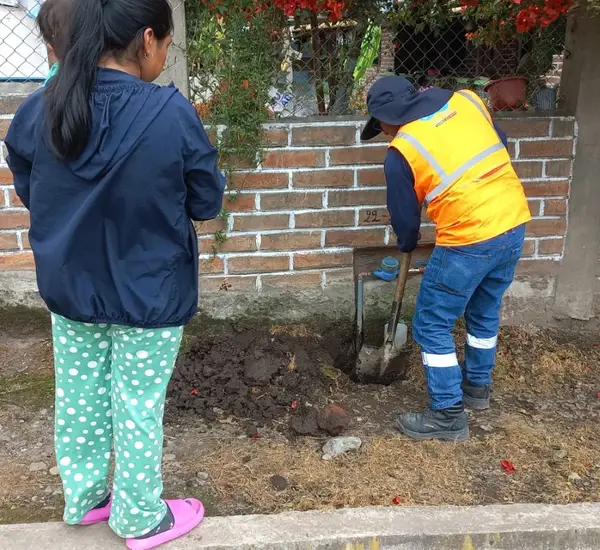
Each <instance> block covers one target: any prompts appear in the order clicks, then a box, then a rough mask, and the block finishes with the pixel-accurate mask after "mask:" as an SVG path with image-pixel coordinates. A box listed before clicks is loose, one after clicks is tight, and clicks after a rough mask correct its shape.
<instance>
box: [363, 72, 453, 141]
mask: <svg viewBox="0 0 600 550" xmlns="http://www.w3.org/2000/svg"><path fill="white" fill-rule="evenodd" d="M453 93H454V92H452V91H450V90H443V89H442V88H429V89H428V90H424V91H422V92H419V91H417V89H416V88H415V87H414V86H413V85H412V84H411V83H410V82H409V81H408V80H407V79H406V78H404V77H402V76H385V77H383V78H380V79H379V80H378V81H377V82H375V84H373V86H371V89H370V90H369V93H368V94H367V110H368V111H369V115H371V118H370V119H369V121H368V122H367V124H366V125H365V127H364V128H363V131H362V132H361V134H360V139H361V140H363V141H368V140H369V139H373V138H374V137H375V136H377V135H379V134H380V133H381V125H380V124H379V122H380V121H381V122H385V123H387V124H391V125H393V126H403V125H404V124H408V123H409V122H414V121H415V120H419V119H420V118H423V117H425V116H429V115H432V114H433V113H435V112H437V111H439V110H440V109H441V108H442V107H443V106H444V105H446V103H448V101H450V98H451V97H452V94H453Z"/></svg>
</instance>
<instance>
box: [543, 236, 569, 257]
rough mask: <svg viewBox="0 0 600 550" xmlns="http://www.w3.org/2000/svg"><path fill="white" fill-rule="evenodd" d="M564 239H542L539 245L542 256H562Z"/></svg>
mask: <svg viewBox="0 0 600 550" xmlns="http://www.w3.org/2000/svg"><path fill="white" fill-rule="evenodd" d="M564 244H565V240H564V239H562V238H561V239H541V240H540V241H539V244H538V252H539V253H540V254H542V255H546V254H562V252H563V246H564Z"/></svg>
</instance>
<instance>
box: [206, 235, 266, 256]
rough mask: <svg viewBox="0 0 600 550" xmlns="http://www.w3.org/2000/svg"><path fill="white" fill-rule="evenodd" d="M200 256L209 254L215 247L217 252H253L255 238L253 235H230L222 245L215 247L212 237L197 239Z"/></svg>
mask: <svg viewBox="0 0 600 550" xmlns="http://www.w3.org/2000/svg"><path fill="white" fill-rule="evenodd" d="M198 245H199V250H200V254H211V253H212V252H213V251H214V250H215V249H214V248H213V246H216V247H217V251H218V252H254V251H255V250H256V237H255V236H253V235H232V236H229V237H228V238H227V240H226V241H225V242H224V243H221V244H219V245H217V243H216V241H215V239H214V237H203V238H201V239H198Z"/></svg>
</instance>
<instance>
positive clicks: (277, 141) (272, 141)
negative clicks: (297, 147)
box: [264, 128, 288, 147]
mask: <svg viewBox="0 0 600 550" xmlns="http://www.w3.org/2000/svg"><path fill="white" fill-rule="evenodd" d="M264 138H265V145H266V146H267V147H287V144H288V131H287V128H269V129H268V130H265V136H264Z"/></svg>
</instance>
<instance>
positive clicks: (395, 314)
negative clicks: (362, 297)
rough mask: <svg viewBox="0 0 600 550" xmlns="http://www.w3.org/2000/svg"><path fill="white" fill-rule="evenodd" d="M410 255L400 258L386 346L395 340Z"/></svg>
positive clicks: (404, 254)
mask: <svg viewBox="0 0 600 550" xmlns="http://www.w3.org/2000/svg"><path fill="white" fill-rule="evenodd" d="M411 257H412V254H411V253H410V252H408V253H405V252H403V253H402V256H401V258H400V273H399V274H398V282H397V283H396V291H395V292H394V301H393V303H392V313H391V316H390V321H389V323H388V333H387V338H386V342H385V343H386V344H393V343H394V339H395V338H396V330H397V328H398V323H399V322H400V310H401V309H402V299H403V298H404V289H405V288H406V280H407V279H408V270H409V268H410V260H411Z"/></svg>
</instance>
